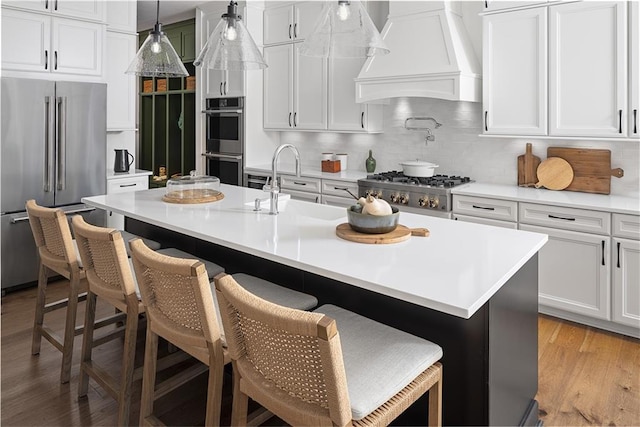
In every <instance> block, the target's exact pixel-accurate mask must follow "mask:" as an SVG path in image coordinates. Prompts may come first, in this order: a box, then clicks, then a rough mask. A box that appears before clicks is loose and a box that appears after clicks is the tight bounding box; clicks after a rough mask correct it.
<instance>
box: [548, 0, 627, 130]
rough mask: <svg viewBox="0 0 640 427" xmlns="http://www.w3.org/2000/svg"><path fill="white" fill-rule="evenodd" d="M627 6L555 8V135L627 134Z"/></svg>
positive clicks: (551, 111)
mask: <svg viewBox="0 0 640 427" xmlns="http://www.w3.org/2000/svg"><path fill="white" fill-rule="evenodd" d="M626 9H627V4H626V2H623V1H621V2H590V1H585V2H577V3H567V4H561V5H555V6H550V7H549V40H550V44H549V126H550V128H549V133H550V134H551V135H558V136H588V137H593V136H596V137H597V136H602V137H623V136H626V134H627V123H626V122H627V117H628V116H627V111H626V110H627V108H628V107H627V106H628V104H627V90H628V86H627V13H626Z"/></svg>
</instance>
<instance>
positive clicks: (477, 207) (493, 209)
mask: <svg viewBox="0 0 640 427" xmlns="http://www.w3.org/2000/svg"><path fill="white" fill-rule="evenodd" d="M471 206H473V208H474V209H484V210H485V211H495V210H496V208H488V207H486V206H476V205H471Z"/></svg>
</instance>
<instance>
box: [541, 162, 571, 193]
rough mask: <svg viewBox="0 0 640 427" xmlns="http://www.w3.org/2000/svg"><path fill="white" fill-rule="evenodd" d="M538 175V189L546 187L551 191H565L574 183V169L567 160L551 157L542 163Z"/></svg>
mask: <svg viewBox="0 0 640 427" xmlns="http://www.w3.org/2000/svg"><path fill="white" fill-rule="evenodd" d="M537 175H538V183H537V184H536V188H540V187H545V188H548V189H549V190H564V189H565V188H567V187H568V186H569V185H570V184H571V181H573V168H572V167H571V165H570V164H569V162H567V161H566V160H565V159H562V158H560V157H549V158H548V159H546V160H544V161H543V162H542V163H540V166H538V170H537Z"/></svg>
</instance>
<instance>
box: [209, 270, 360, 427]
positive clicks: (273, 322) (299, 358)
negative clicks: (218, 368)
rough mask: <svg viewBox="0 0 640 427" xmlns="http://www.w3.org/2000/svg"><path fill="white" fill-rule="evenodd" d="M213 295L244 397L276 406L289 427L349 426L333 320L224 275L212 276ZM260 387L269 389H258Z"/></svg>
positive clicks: (347, 406) (347, 401)
mask: <svg viewBox="0 0 640 427" xmlns="http://www.w3.org/2000/svg"><path fill="white" fill-rule="evenodd" d="M216 292H217V298H218V304H219V307H220V313H221V314H220V316H221V317H222V322H223V325H224V330H225V337H226V340H227V345H228V351H229V353H230V355H231V360H232V361H233V362H234V364H235V366H236V367H237V370H238V372H239V373H240V377H241V378H242V380H243V387H245V386H246V389H247V392H246V394H247V395H249V396H250V397H252V398H254V399H256V400H258V401H261V400H262V399H266V401H269V402H270V403H271V404H273V405H275V407H278V408H280V410H279V411H273V412H274V413H275V414H276V415H278V416H279V417H281V418H283V419H284V420H285V421H286V422H287V423H289V424H293V425H327V424H329V425H331V424H333V425H338V426H343V425H346V424H349V423H350V422H351V407H350V402H349V395H348V391H347V380H346V374H345V370H344V362H343V358H342V348H341V345H340V337H339V334H338V330H337V328H336V322H335V320H333V319H331V318H329V317H327V316H325V315H323V314H320V313H310V312H306V311H301V310H295V309H291V308H287V307H283V306H280V305H277V304H272V303H270V302H268V301H265V300H264V299H262V298H259V297H257V296H255V295H254V294H252V293H250V292H248V291H246V290H245V289H244V288H243V287H242V286H240V285H239V284H238V283H237V282H236V281H235V280H234V279H233V277H232V276H230V275H226V276H224V277H222V278H220V279H218V278H216ZM266 383H272V384H274V385H275V387H274V388H272V387H263V385H264V384H266ZM274 390H284V393H280V396H278V393H275V392H274ZM283 397H284V398H283ZM279 398H283V399H281V401H280V402H278V399H279ZM272 407H273V406H272Z"/></svg>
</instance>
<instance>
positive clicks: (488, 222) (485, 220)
mask: <svg viewBox="0 0 640 427" xmlns="http://www.w3.org/2000/svg"><path fill="white" fill-rule="evenodd" d="M453 219H454V220H455V221H464V222H473V223H475V224H484V225H493V226H494V227H504V228H511V229H514V230H517V229H518V224H517V223H515V222H508V221H500V220H497V219H489V218H480V217H476V216H469V215H459V214H455V213H454V214H453Z"/></svg>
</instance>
